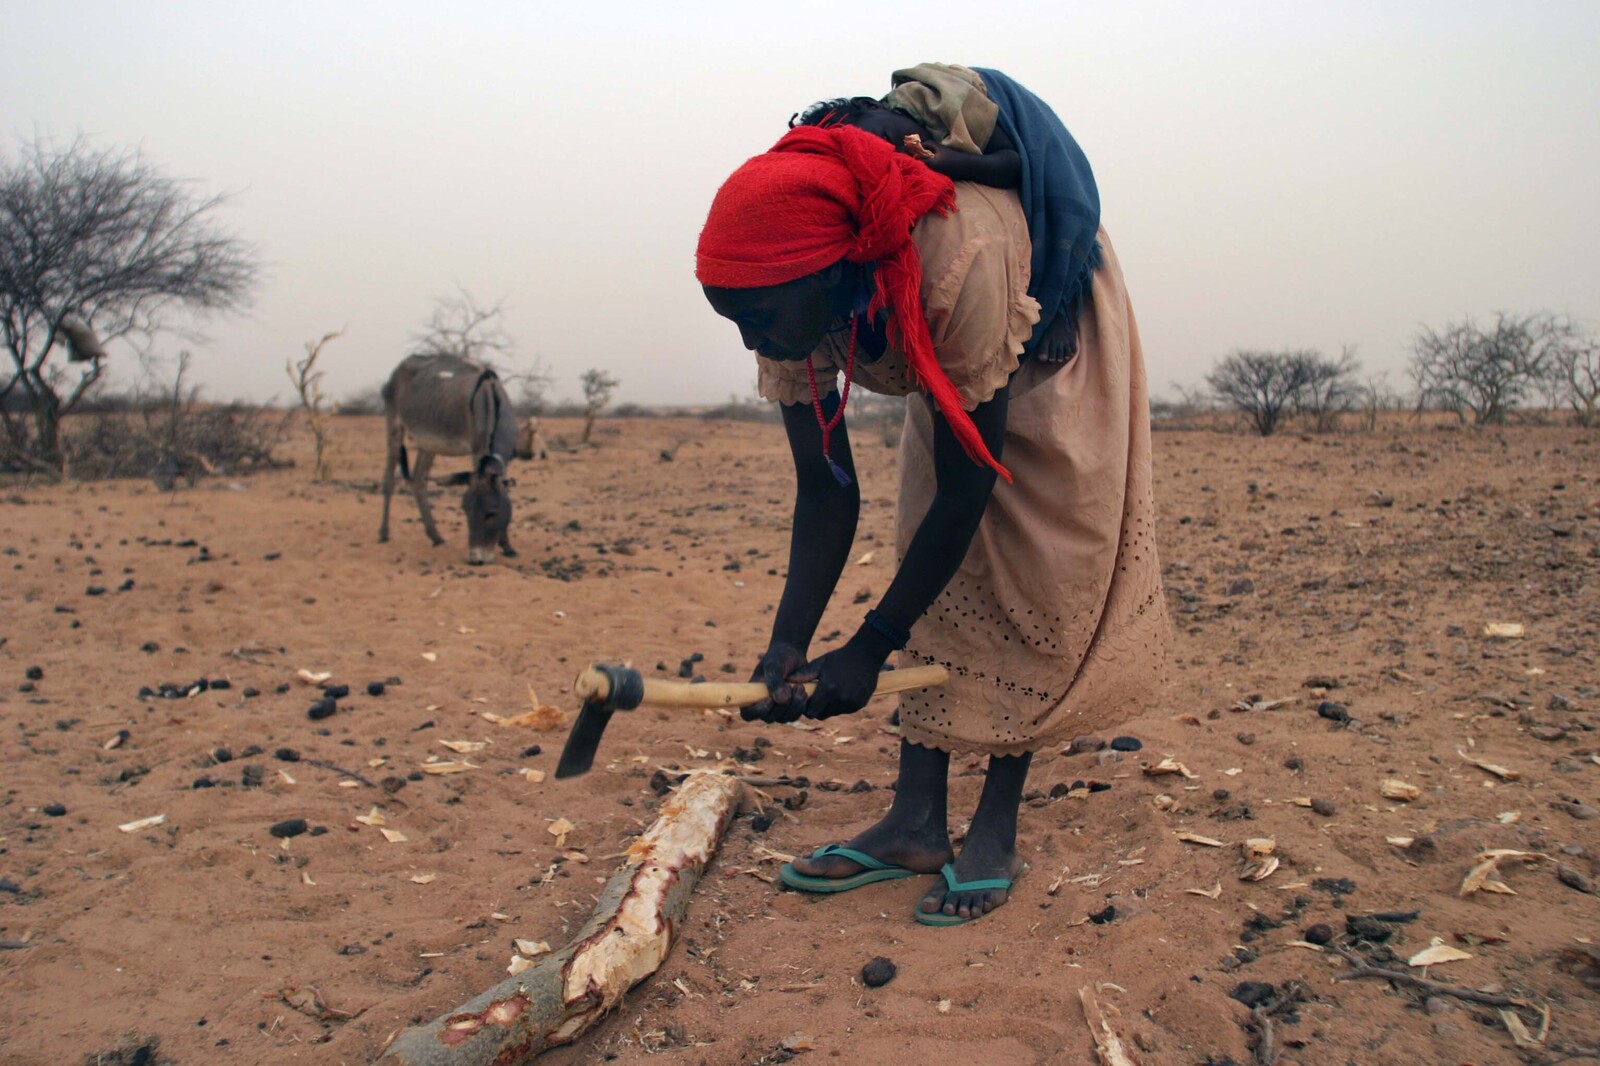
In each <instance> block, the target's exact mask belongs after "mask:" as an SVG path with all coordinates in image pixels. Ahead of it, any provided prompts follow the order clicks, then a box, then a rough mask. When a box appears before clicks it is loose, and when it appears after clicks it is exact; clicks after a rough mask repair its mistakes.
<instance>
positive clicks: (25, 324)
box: [0, 139, 258, 473]
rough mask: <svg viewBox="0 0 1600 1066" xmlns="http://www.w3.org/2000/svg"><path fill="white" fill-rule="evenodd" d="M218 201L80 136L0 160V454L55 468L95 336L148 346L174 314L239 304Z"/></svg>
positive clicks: (96, 350) (231, 242) (91, 367)
mask: <svg viewBox="0 0 1600 1066" xmlns="http://www.w3.org/2000/svg"><path fill="white" fill-rule="evenodd" d="M222 202H223V197H221V196H208V197H197V196H195V195H193V194H191V192H190V190H189V189H188V188H187V187H186V184H185V183H183V182H180V181H178V180H176V179H174V178H171V177H168V176H167V175H166V174H164V173H163V172H162V171H161V170H160V169H158V168H157V167H156V166H155V165H154V164H153V163H151V162H150V161H148V160H146V159H145V158H144V157H143V156H142V155H141V154H140V153H139V152H137V151H136V150H119V149H100V148H95V147H93V146H92V145H90V144H89V143H88V142H87V141H84V140H82V139H79V140H74V141H72V142H71V143H70V144H68V145H67V146H66V147H64V148H63V147H57V146H56V145H53V144H51V143H49V142H48V141H44V140H35V141H33V142H31V143H27V142H24V143H22V144H21V146H20V149H19V151H18V154H17V157H16V158H15V159H11V160H7V159H0V342H3V343H4V347H5V350H6V354H8V355H9V356H10V357H11V373H10V375H9V378H8V379H7V380H5V382H4V384H3V386H0V411H3V412H4V414H3V416H0V417H3V434H4V436H3V438H0V450H3V451H4V452H5V453H7V455H8V456H9V458H10V459H11V460H12V461H14V462H20V463H23V464H25V465H28V466H31V467H34V468H39V469H51V470H53V471H56V472H59V473H64V470H63V469H62V467H61V463H62V461H63V452H62V447H61V420H62V418H63V417H65V416H66V415H67V414H68V413H69V412H71V411H72V409H73V408H74V407H76V406H77V404H78V402H79V401H80V400H82V399H83V397H84V395H85V394H86V393H87V392H88V391H89V389H90V388H92V387H93V386H94V384H95V383H96V382H97V381H99V380H100V376H101V374H102V372H103V370H104V364H105V358H106V356H105V350H104V348H103V347H101V345H100V343H99V341H100V340H101V339H104V340H112V339H115V338H119V337H130V336H131V337H133V338H135V339H141V338H142V339H148V338H150V337H151V336H153V335H154V334H156V333H159V332H162V331H164V330H168V329H169V328H170V326H169V316H170V314H171V312H173V311H175V310H187V311H191V312H193V311H198V312H224V311H233V310H237V309H239V308H241V307H242V306H244V305H245V304H246V302H247V301H248V298H249V295H250V292H251V290H252V289H253V287H254V285H255V282H256V279H257V275H258V266H257V261H256V253H255V250H254V249H253V248H251V247H250V246H249V245H247V244H245V243H244V242H243V241H241V240H239V239H238V238H237V237H234V236H232V235H231V234H229V233H227V232H226V231H224V230H223V229H222V228H221V227H220V226H219V225H218V224H217V223H216V222H214V221H213V219H212V217H211V216H212V213H213V212H214V210H215V209H216V208H217V207H218V206H219V205H220V204H221V203H222ZM57 355H61V356H64V358H65V362H66V364H67V365H68V367H70V368H71V369H70V370H62V369H60V368H58V367H56V366H55V365H54V363H53V362H52V357H54V356H57ZM56 361H57V362H59V361H60V360H56ZM47 364H50V365H49V366H47ZM19 400H20V402H19Z"/></svg>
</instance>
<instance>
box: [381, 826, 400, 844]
mask: <svg viewBox="0 0 1600 1066" xmlns="http://www.w3.org/2000/svg"><path fill="white" fill-rule="evenodd" d="M378 832H380V833H382V834H383V839H385V840H387V841H388V842H389V843H391V844H404V843H405V842H406V835H405V834H404V833H402V832H400V830H398V829H389V828H380V829H379V830H378Z"/></svg>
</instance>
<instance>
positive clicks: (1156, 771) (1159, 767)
mask: <svg viewBox="0 0 1600 1066" xmlns="http://www.w3.org/2000/svg"><path fill="white" fill-rule="evenodd" d="M1142 769H1143V770H1144V775H1145V776H1146V777H1161V776H1163V775H1165V774H1181V775H1183V776H1184V777H1186V778H1189V779H1191V780H1192V779H1194V778H1195V777H1197V776H1199V775H1197V774H1192V773H1190V772H1189V768H1188V767H1187V766H1185V765H1183V763H1181V762H1178V761H1177V760H1176V759H1172V758H1166V759H1162V760H1161V761H1160V762H1158V763H1145V764H1144V766H1143V767H1142Z"/></svg>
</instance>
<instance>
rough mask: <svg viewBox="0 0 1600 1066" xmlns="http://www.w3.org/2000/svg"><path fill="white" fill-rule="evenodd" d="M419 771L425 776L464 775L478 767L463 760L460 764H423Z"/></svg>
mask: <svg viewBox="0 0 1600 1066" xmlns="http://www.w3.org/2000/svg"><path fill="white" fill-rule="evenodd" d="M420 769H421V770H422V772H423V773H425V774H464V773H466V772H467V771H468V770H477V769H479V767H477V766H474V765H473V764H472V763H469V762H467V761H466V760H464V759H463V760H462V761H461V762H425V763H423V764H422V766H421V767H420Z"/></svg>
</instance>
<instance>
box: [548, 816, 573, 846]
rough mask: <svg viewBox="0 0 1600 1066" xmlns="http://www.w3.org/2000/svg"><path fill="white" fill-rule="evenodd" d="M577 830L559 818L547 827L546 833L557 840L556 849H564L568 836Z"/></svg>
mask: <svg viewBox="0 0 1600 1066" xmlns="http://www.w3.org/2000/svg"><path fill="white" fill-rule="evenodd" d="M577 828H578V827H577V826H575V825H573V824H572V823H571V822H569V821H567V820H566V819H565V818H557V819H556V820H555V821H553V822H551V823H550V824H549V825H548V826H546V827H545V832H547V833H549V834H550V835H551V836H553V837H555V838H556V847H558V848H564V847H566V846H567V835H568V834H569V833H572V832H574V831H575V830H576V829H577Z"/></svg>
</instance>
